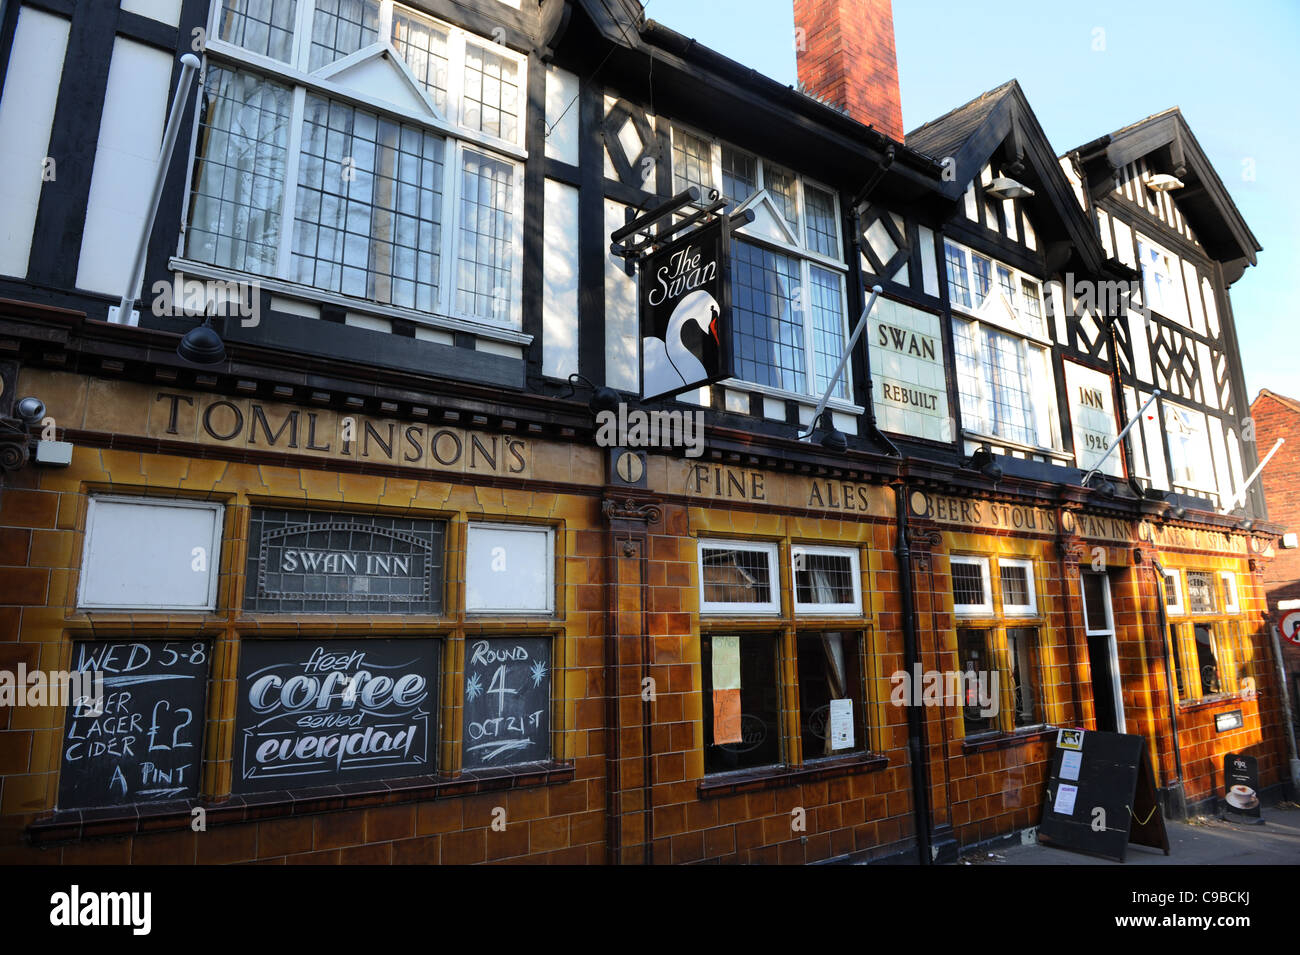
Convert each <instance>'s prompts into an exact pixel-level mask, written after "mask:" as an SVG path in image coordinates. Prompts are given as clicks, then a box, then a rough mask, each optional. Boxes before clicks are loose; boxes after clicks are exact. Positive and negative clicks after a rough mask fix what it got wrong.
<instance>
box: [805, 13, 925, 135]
mask: <svg viewBox="0 0 1300 955" xmlns="http://www.w3.org/2000/svg"><path fill="white" fill-rule="evenodd" d="M794 22H795V29H796V31H802V33H796V46H795V49H796V58H797V60H798V65H799V82H800V83H802V84H803V85H804V86H805V88H807V89H808V91H809V92H811V93H813V94H815V95H817V96H819V97H821V98H823V99H827V100H829V101H831V102H832V103H834V104H836V105H837V106H840V107H843V108H844V109H847V110H848V112H849V114H850V115H851V116H852V117H853V118H854V119H856V120H858V121H859V122H862V123H868V124H870V125H872V126H875V127H876V129H878V130H879V131H880V132H882V133H884V134H885V135H886V136H889V137H890V138H892V139H896V140H900V141H901V140H902V138H903V111H902V107H901V105H900V100H899V90H898V59H897V57H896V55H895V52H894V14H893V8H892V4H891V3H890V0H795V2H794Z"/></svg>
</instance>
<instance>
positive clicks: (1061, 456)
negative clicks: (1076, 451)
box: [961, 428, 1074, 464]
mask: <svg viewBox="0 0 1300 955" xmlns="http://www.w3.org/2000/svg"><path fill="white" fill-rule="evenodd" d="M961 436H962V440H963V441H978V442H980V443H982V444H994V445H1001V446H1002V447H1004V448H1014V449H1015V450H1017V451H1024V452H1025V453H1026V454H1041V455H1043V456H1045V457H1049V458H1052V459H1053V460H1055V461H1062V462H1065V463H1067V464H1068V463H1072V462H1073V461H1074V455H1073V454H1070V453H1069V452H1066V451H1058V450H1057V449H1056V448H1043V447H1039V446H1038V445H1034V444H1021V443H1020V442H1019V441H1012V440H1011V439H1010V438H1000V437H998V436H997V435H996V434H985V433H984V432H982V431H968V430H966V429H965V428H963V429H962V432H961Z"/></svg>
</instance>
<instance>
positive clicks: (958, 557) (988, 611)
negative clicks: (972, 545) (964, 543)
mask: <svg viewBox="0 0 1300 955" xmlns="http://www.w3.org/2000/svg"><path fill="white" fill-rule="evenodd" d="M954 564H967V565H972V566H975V567H978V568H979V569H980V576H981V577H982V578H983V580H984V602H983V603H979V604H959V603H957V587H956V583H955V582H956V579H957V575H956V574H950V576H951V577H952V579H953V581H954V585H953V588H952V611H953V613H954V614H956V615H957V616H964V617H991V616H993V583H992V580H991V579H990V576H989V559H988V558H987V557H979V556H976V555H973V554H952V555H950V556H949V558H948V565H949V569H950V570H951V567H952V565H954Z"/></svg>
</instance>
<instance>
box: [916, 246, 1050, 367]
mask: <svg viewBox="0 0 1300 955" xmlns="http://www.w3.org/2000/svg"><path fill="white" fill-rule="evenodd" d="M949 247H951V248H952V249H953V250H954V251H956V252H957V253H958V254H959V255H960V257H961V259H962V262H963V264H964V266H965V269H966V278H967V282H968V283H969V287H970V292H971V305H970V306H969V307H967V306H965V305H962V304H961V303H960V302H958V301H955V300H953V299H952V298H951V296H950V297H949V302H948V305H949V307H950V308H951V309H952V310H953V311H954V312H958V311H959V312H961V313H962V315H964V316H966V317H967V318H973V319H975V320H976V321H978V322H981V323H983V324H986V325H997V326H998V327H1000V328H1002V329H1004V330H1005V331H1008V332H1010V333H1011V334H1013V335H1015V336H1017V337H1019V338H1025V339H1028V340H1030V341H1033V342H1036V343H1037V344H1039V345H1042V346H1044V347H1045V348H1048V349H1050V348H1051V347H1052V345H1053V341H1052V337H1051V326H1050V325H1049V323H1048V320H1047V319H1048V315H1047V291H1046V290H1045V289H1044V282H1043V280H1042V279H1040V278H1038V277H1037V276H1035V275H1030V274H1029V273H1028V272H1022V271H1021V270H1020V269H1017V268H1014V267H1013V266H1010V265H1007V263H1005V262H1002V261H1000V260H998V259H995V258H994V257H993V256H991V255H986V254H985V253H983V252H978V251H976V250H975V249H972V248H971V247H970V246H967V245H963V244H962V243H960V242H957V241H954V240H953V239H950V238H948V237H947V236H944V237H943V247H942V249H941V252H942V254H943V261H942V262H941V263H940V264H941V265H942V266H943V269H944V275H945V276H946V275H947V273H948V259H947V255H948V249H949ZM976 256H978V257H979V258H981V259H983V260H985V261H986V262H988V263H989V294H988V296H987V297H986V298H985V299H984V301H983V302H976V301H975V296H976V294H977V290H976V288H975V257H976ZM999 268H1002V269H1006V270H1007V271H1008V272H1009V273H1011V293H1012V294H1011V299H1010V301H1009V302H1008V304H1009V305H1010V306H1011V309H1012V311H1013V312H1014V313H1015V315H1016V320H1015V321H1012V320H1010V319H1009V318H1007V317H1005V316H1004V315H1002V314H1000V313H998V312H997V311H996V310H995V309H994V308H993V305H995V304H997V303H996V300H997V299H998V298H1006V295H1005V294H1004V293H1003V290H1002V284H1001V283H1000V282H999V281H998V269H999ZM1025 282H1028V283H1029V284H1030V285H1032V286H1034V287H1035V288H1037V289H1038V303H1039V313H1040V314H1039V317H1038V322H1039V324H1040V326H1041V331H1034V330H1033V329H1031V328H1030V327H1029V325H1030V323H1031V322H1032V321H1033V319H1032V318H1031V317H1030V315H1029V312H1028V311H1027V310H1022V305H1021V300H1022V298H1023V297H1024V296H1023V293H1022V291H1021V289H1022V283H1025Z"/></svg>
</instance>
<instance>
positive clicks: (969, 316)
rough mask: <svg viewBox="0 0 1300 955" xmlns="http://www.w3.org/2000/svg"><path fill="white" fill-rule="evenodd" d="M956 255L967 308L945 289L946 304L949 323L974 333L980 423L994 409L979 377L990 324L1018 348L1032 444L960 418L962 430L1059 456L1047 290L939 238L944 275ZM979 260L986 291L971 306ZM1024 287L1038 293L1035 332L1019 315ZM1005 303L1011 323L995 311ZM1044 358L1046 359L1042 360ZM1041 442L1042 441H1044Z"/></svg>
mask: <svg viewBox="0 0 1300 955" xmlns="http://www.w3.org/2000/svg"><path fill="white" fill-rule="evenodd" d="M950 249H951V250H952V251H953V252H956V253H957V254H958V255H959V257H960V258H961V260H962V263H963V268H964V269H965V270H966V281H967V284H968V287H969V288H970V294H971V306H970V307H967V306H965V305H962V304H961V303H960V302H958V301H956V300H955V299H953V298H952V294H951V286H949V289H950V290H949V296H948V305H949V311H950V312H951V315H952V321H954V322H956V321H965V322H970V323H971V324H972V325H973V327H974V330H975V334H974V339H975V363H976V365H977V367H978V368H979V372H980V373H979V377H978V381H979V389H980V393H979V400H980V405H981V422H980V423H981V425H982V424H983V421H985V420H987V419H988V418H989V415H988V414H987V412H988V411H989V410H990V409H991V408H992V406H993V395H992V394H991V392H990V388H989V383H988V381H987V380H986V379H985V377H984V364H985V363H984V348H985V342H984V328H985V326H989V327H991V328H993V329H995V330H997V331H999V332H1002V333H1004V334H1006V335H1009V336H1011V337H1012V338H1014V339H1015V340H1016V342H1017V343H1018V345H1019V351H1020V360H1021V362H1022V363H1023V364H1024V366H1025V368H1026V369H1028V371H1029V381H1030V394H1031V397H1032V399H1033V400H1032V405H1033V408H1032V411H1033V417H1032V422H1033V431H1034V441H1033V442H1032V443H1030V444H1025V443H1023V442H1021V441H1018V440H1016V439H1015V438H1012V437H1010V436H1008V435H999V434H996V433H993V432H991V431H985V430H984V429H983V428H982V427H980V428H974V427H971V424H973V422H967V421H965V420H964V419H963V421H962V431H963V432H964V433H965V434H966V435H967V436H968V437H971V438H975V439H977V440H988V441H991V442H993V443H997V444H1008V445H1010V446H1012V447H1017V448H1020V449H1022V450H1025V451H1033V452H1036V453H1040V454H1050V455H1053V456H1057V457H1060V456H1063V455H1064V443H1063V441H1062V438H1061V412H1060V408H1059V407H1058V404H1057V394H1056V374H1055V369H1054V363H1053V361H1052V354H1053V351H1052V349H1053V341H1052V338H1051V327H1050V324H1049V321H1048V304H1047V301H1048V299H1047V295H1048V293H1047V291H1046V289H1045V288H1044V283H1043V281H1042V280H1041V279H1039V278H1037V277H1036V276H1033V275H1030V274H1029V273H1028V272H1022V271H1020V270H1019V269H1016V268H1013V267H1012V266H1010V265H1007V264H1006V263H1005V262H1001V261H999V260H998V259H995V258H993V256H991V255H985V254H984V253H983V252H977V251H975V250H974V249H972V248H970V247H969V246H966V245H962V244H961V243H960V242H955V241H953V240H952V239H950V238H948V237H947V236H944V237H943V244H942V246H941V252H942V261H941V263H940V264H941V265H942V266H943V269H944V274H945V276H946V275H947V269H948V253H949V250H950ZM977 257H978V258H980V259H983V260H984V261H986V262H988V263H989V292H988V295H987V296H986V297H985V299H984V301H982V302H979V303H976V297H977V295H978V290H977V288H976V284H975V259H976V258H977ZM999 269H1005V270H1006V271H1007V272H1008V273H1009V274H1010V280H1011V291H1012V295H1011V298H1010V299H1007V296H1006V294H1005V292H1004V291H1003V289H1002V284H1001V282H1000V281H999V279H998V270H999ZM1026 282H1027V283H1029V284H1031V285H1032V286H1034V287H1035V288H1037V289H1038V302H1039V313H1040V314H1039V318H1038V322H1039V325H1040V330H1038V331H1035V330H1032V329H1031V328H1030V327H1029V325H1030V322H1031V319H1030V317H1029V313H1028V312H1027V311H1022V304H1021V303H1022V300H1023V298H1024V294H1023V292H1022V288H1023V283H1026ZM1002 301H1006V302H1007V305H1008V306H1009V307H1010V308H1011V310H1012V312H1014V313H1015V316H1016V318H1015V320H1014V321H1013V320H1012V319H1011V318H1009V317H1008V316H1007V315H1006V314H1005V309H1003V308H1001V307H1000V303H1001V302H1002ZM1044 358H1045V359H1046V360H1045V361H1044V360H1043V359H1044ZM956 360H957V356H956V347H955V345H954V352H953V368H954V373H955V369H956ZM1044 366H1045V372H1044V374H1045V375H1046V377H1045V378H1044V375H1043V374H1039V372H1038V371H1036V370H1035V369H1036V368H1041V367H1044ZM957 397H958V401H957V406H958V408H960V407H961V388H960V382H959V383H958V396H957ZM1044 438H1046V441H1044Z"/></svg>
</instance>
